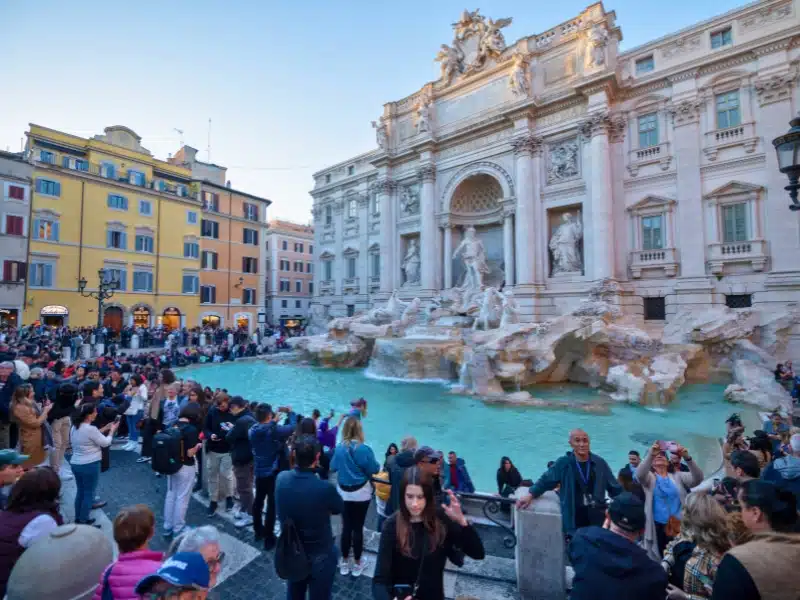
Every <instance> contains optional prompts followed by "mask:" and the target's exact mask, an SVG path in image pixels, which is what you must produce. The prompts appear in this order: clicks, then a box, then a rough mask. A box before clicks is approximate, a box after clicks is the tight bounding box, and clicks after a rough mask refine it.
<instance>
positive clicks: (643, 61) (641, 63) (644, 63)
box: [636, 56, 656, 75]
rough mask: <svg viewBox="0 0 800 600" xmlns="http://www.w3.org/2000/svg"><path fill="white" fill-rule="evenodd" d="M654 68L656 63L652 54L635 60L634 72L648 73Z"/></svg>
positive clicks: (639, 73) (638, 73)
mask: <svg viewBox="0 0 800 600" xmlns="http://www.w3.org/2000/svg"><path fill="white" fill-rule="evenodd" d="M655 68H656V63H655V61H654V60H653V57H652V56H645V57H644V58H640V59H639V60H637V61H636V74H637V75H641V74H642V73H649V72H650V71H652V70H654V69H655Z"/></svg>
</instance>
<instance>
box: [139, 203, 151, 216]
mask: <svg viewBox="0 0 800 600" xmlns="http://www.w3.org/2000/svg"><path fill="white" fill-rule="evenodd" d="M139 214H140V215H142V216H144V217H151V216H153V203H152V202H150V201H149V200H139Z"/></svg>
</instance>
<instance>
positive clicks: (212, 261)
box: [200, 250, 218, 271]
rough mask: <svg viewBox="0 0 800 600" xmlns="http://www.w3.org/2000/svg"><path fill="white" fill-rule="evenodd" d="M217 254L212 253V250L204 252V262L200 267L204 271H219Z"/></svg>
mask: <svg viewBox="0 0 800 600" xmlns="http://www.w3.org/2000/svg"><path fill="white" fill-rule="evenodd" d="M217 258H218V257H217V253H216V252H212V251H210V250H203V254H202V260H201V262H200V265H201V266H202V267H203V268H204V269H211V270H212V271H216V270H217Z"/></svg>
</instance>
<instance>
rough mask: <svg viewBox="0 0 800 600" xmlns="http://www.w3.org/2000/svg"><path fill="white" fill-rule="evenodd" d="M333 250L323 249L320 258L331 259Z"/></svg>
mask: <svg viewBox="0 0 800 600" xmlns="http://www.w3.org/2000/svg"><path fill="white" fill-rule="evenodd" d="M334 256H335V255H334V254H333V252H330V251H329V250H325V251H324V252H323V253H322V254H320V255H319V259H320V260H332V259H333V258H334Z"/></svg>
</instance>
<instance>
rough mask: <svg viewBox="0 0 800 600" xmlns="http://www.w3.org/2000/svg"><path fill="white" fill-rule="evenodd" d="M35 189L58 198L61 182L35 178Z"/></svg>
mask: <svg viewBox="0 0 800 600" xmlns="http://www.w3.org/2000/svg"><path fill="white" fill-rule="evenodd" d="M36 191H37V192H38V193H39V194H43V195H45V196H55V197H56V198H58V197H59V196H61V183H59V182H58V181H52V180H50V179H37V180H36Z"/></svg>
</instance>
